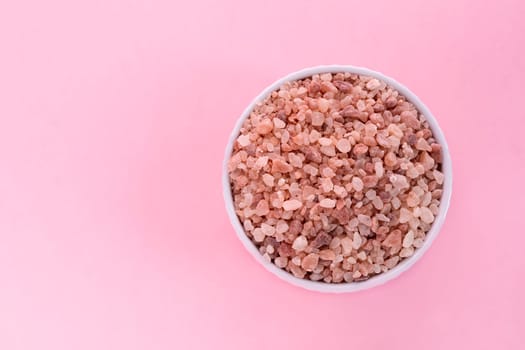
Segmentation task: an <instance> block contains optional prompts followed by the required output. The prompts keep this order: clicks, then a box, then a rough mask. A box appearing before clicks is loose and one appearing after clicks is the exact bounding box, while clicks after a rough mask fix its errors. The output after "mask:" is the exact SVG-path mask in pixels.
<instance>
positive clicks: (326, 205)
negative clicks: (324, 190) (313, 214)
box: [319, 198, 336, 208]
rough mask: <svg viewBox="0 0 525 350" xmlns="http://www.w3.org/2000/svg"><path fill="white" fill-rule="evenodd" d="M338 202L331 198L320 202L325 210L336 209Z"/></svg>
mask: <svg viewBox="0 0 525 350" xmlns="http://www.w3.org/2000/svg"><path fill="white" fill-rule="evenodd" d="M335 204H336V201H335V200H334V199H330V198H324V199H322V200H321V201H320V202H319V205H320V206H321V207H323V208H335Z"/></svg>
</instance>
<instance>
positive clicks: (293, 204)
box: [283, 199, 303, 211]
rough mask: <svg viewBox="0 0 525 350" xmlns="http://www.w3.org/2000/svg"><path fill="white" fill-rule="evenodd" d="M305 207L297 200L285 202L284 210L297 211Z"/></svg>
mask: <svg viewBox="0 0 525 350" xmlns="http://www.w3.org/2000/svg"><path fill="white" fill-rule="evenodd" d="M302 206H303V203H301V201H299V200H297V199H289V200H287V201H284V202H283V209H284V210H286V211H292V210H297V209H299V208H301V207H302Z"/></svg>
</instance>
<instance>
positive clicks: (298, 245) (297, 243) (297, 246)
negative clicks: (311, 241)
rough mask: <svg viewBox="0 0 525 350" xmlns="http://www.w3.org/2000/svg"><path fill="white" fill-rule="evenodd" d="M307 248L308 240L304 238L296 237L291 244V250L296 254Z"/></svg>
mask: <svg viewBox="0 0 525 350" xmlns="http://www.w3.org/2000/svg"><path fill="white" fill-rule="evenodd" d="M307 246H308V240H307V239H306V237H305V236H299V237H297V238H296V239H295V240H294V241H293V243H292V248H293V249H294V250H296V251H298V252H300V251H303V250H304V249H305V248H306V247H307Z"/></svg>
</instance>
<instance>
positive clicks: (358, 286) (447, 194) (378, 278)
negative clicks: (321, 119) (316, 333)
mask: <svg viewBox="0 0 525 350" xmlns="http://www.w3.org/2000/svg"><path fill="white" fill-rule="evenodd" d="M338 72H350V73H355V74H360V75H366V76H371V77H374V78H377V79H379V80H383V81H384V82H386V83H387V84H388V85H390V86H392V87H393V88H395V89H396V90H398V91H399V92H400V93H401V94H402V95H404V96H405V97H406V98H407V99H408V100H409V101H410V102H412V103H413V104H414V105H415V106H416V108H417V109H418V110H419V111H420V112H421V113H422V114H423V115H424V116H425V118H426V119H427V121H428V123H429V125H430V128H431V129H432V132H433V134H434V137H435V139H436V140H437V141H438V142H439V143H440V144H441V146H442V155H443V163H442V172H443V174H444V176H445V180H444V183H443V194H442V197H441V203H440V207H439V213H438V215H437V216H436V218H435V221H434V223H433V224H432V227H431V229H430V230H429V231H428V232H427V235H426V238H425V241H424V243H423V246H422V247H420V248H418V249H416V251H415V252H414V255H412V256H411V257H409V258H406V259H404V260H403V261H402V262H400V263H399V264H398V265H396V266H395V267H394V268H392V269H391V270H388V271H387V272H384V273H380V274H378V275H375V276H373V277H371V278H369V279H368V280H365V281H362V282H352V283H337V284H336V283H325V282H315V281H310V280H306V279H301V278H298V277H295V276H293V275H292V274H291V273H289V272H287V271H285V270H282V269H280V268H278V267H277V266H275V265H274V264H273V263H271V262H269V261H267V260H266V259H264V258H263V256H262V255H261V254H260V253H259V251H258V249H257V247H256V246H255V245H254V244H253V243H252V241H251V240H250V238H249V237H248V236H247V235H246V234H245V232H244V228H243V227H242V224H241V222H240V220H239V218H238V217H237V214H236V213H235V209H234V205H233V197H232V192H231V187H230V180H229V175H228V167H227V166H228V160H229V158H230V156H231V154H232V150H233V144H234V142H235V140H236V138H237V136H238V134H239V131H240V129H241V127H242V124H243V122H244V120H245V119H246V118H248V116H249V115H250V113H251V111H252V110H253V108H254V107H255V105H256V104H257V103H258V102H261V101H263V100H264V99H265V98H266V97H267V96H268V95H269V94H270V93H271V92H272V91H274V90H276V89H278V88H279V87H280V86H281V85H283V84H284V83H285V82H288V81H293V80H298V79H304V78H307V77H310V76H312V75H314V74H321V73H338ZM222 184H223V195H224V200H225V204H226V210H227V212H228V216H229V218H230V221H231V223H232V225H233V227H234V229H235V232H236V234H237V236H238V237H239V239H240V240H241V242H242V244H243V245H244V247H245V248H246V249H247V250H248V251H249V252H250V253H251V254H252V255H253V257H254V258H255V259H256V260H257V261H259V263H261V264H262V265H263V266H264V267H265V268H266V269H267V270H268V271H270V272H272V273H273V274H275V275H277V276H278V277H279V278H281V279H283V280H285V281H286V282H289V283H291V284H293V285H296V286H299V287H302V288H305V289H308V290H313V291H319V292H332V293H343V292H355V291H359V290H363V289H368V288H372V287H375V286H378V285H381V284H383V283H385V282H387V281H389V280H392V279H393V278H395V277H397V276H399V275H400V274H401V273H402V272H404V271H406V270H407V269H409V268H410V267H411V266H412V265H413V264H414V263H415V262H416V261H417V260H419V259H420V258H421V256H423V254H424V253H425V252H426V251H427V250H428V248H429V247H430V246H431V244H432V242H433V241H434V239H435V238H436V236H437V235H438V233H439V231H440V229H441V227H442V225H443V223H444V221H445V217H446V214H447V211H448V207H449V205H450V198H451V194H452V164H451V159H450V154H449V149H448V145H447V142H446V140H445V137H444V135H443V132H442V131H441V128H440V127H439V125H438V123H437V121H436V119H435V118H434V116H433V115H432V113H431V112H430V110H429V109H428V108H427V107H426V106H425V104H423V102H421V100H420V99H419V98H418V97H417V96H416V95H415V94H414V93H412V92H411V91H410V90H409V89H408V88H406V87H405V86H404V85H402V84H400V83H398V82H397V81H395V80H394V79H392V78H390V77H387V76H385V75H383V74H381V73H379V72H376V71H373V70H370V69H367V68H362V67H354V66H347V65H328V66H317V67H312V68H306V69H303V70H300V71H297V72H295V73H292V74H289V75H287V76H285V77H283V78H281V79H279V80H277V81H276V82H274V83H273V84H271V85H270V86H268V87H267V88H266V89H264V90H263V91H262V92H261V93H260V94H259V95H258V96H257V97H256V98H255V99H254V100H253V101H252V102H251V103H250V105H249V106H248V107H247V108H246V109H245V110H244V112H243V113H242V115H241V117H240V118H239V119H238V120H237V123H236V124H235V127H234V129H233V131H232V133H231V136H230V139H229V141H228V144H227V146H226V151H225V157H224V161H223V169H222Z"/></svg>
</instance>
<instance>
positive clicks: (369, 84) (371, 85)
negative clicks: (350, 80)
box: [366, 78, 381, 90]
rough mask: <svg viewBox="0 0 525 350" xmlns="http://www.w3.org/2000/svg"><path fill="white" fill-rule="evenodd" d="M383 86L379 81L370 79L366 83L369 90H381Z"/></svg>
mask: <svg viewBox="0 0 525 350" xmlns="http://www.w3.org/2000/svg"><path fill="white" fill-rule="evenodd" d="M380 86H381V83H380V82H379V80H377V79H375V78H374V79H370V80H369V81H368V82H367V83H366V88H367V89H368V90H375V89H377V88H379V87H380Z"/></svg>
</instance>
